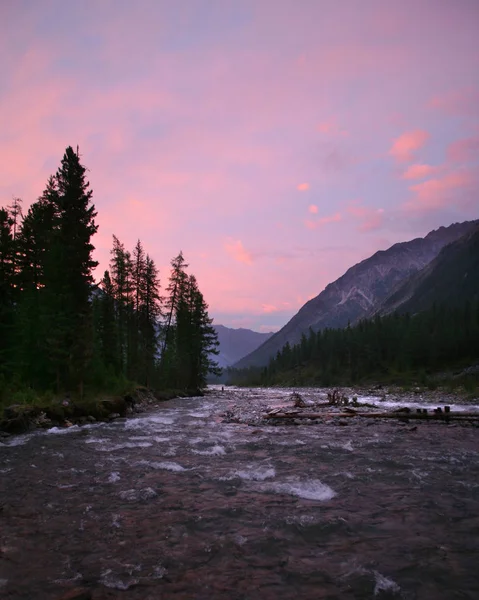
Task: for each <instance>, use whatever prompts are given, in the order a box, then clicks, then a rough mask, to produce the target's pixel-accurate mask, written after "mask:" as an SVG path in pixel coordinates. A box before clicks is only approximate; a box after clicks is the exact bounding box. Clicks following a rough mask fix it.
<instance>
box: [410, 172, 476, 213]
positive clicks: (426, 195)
mask: <svg viewBox="0 0 479 600" xmlns="http://www.w3.org/2000/svg"><path fill="white" fill-rule="evenodd" d="M477 179H478V178H477V174H475V173H474V172H473V171H471V170H468V169H461V170H457V171H452V172H450V173H447V174H445V175H443V176H442V177H437V178H435V179H429V180H427V181H423V182H422V183H418V184H416V185H413V186H411V187H410V188H409V189H410V190H411V192H413V193H414V195H415V197H414V198H413V199H411V200H409V201H408V202H406V203H405V204H404V208H405V209H406V210H407V211H409V212H421V211H425V212H427V211H430V210H431V211H434V210H436V209H438V208H442V207H444V206H446V205H447V204H449V203H450V202H455V203H460V202H461V201H462V200H461V194H462V193H464V192H466V193H467V192H473V193H474V191H475V187H476V186H477Z"/></svg>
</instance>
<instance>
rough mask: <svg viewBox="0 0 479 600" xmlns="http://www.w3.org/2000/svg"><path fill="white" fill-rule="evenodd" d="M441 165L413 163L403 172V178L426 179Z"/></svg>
mask: <svg viewBox="0 0 479 600" xmlns="http://www.w3.org/2000/svg"><path fill="white" fill-rule="evenodd" d="M438 169H439V167H433V166H431V165H411V166H409V167H408V168H407V169H406V170H405V171H404V173H403V175H402V177H403V179H424V178H425V177H429V176H430V175H433V174H434V173H436V172H437V171H438Z"/></svg>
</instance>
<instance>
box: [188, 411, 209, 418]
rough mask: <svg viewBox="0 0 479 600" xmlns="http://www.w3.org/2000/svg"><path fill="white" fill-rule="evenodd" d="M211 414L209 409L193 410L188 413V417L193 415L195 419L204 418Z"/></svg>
mask: <svg viewBox="0 0 479 600" xmlns="http://www.w3.org/2000/svg"><path fill="white" fill-rule="evenodd" d="M210 415H211V413H210V411H209V410H195V411H191V412H189V413H188V416H189V417H194V418H196V419H206V418H208V417H209V416H210Z"/></svg>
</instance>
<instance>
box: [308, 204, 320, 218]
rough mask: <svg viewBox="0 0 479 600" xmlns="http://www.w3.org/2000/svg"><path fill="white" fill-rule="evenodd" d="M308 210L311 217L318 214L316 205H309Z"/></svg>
mask: <svg viewBox="0 0 479 600" xmlns="http://www.w3.org/2000/svg"><path fill="white" fill-rule="evenodd" d="M308 210H309V212H310V213H311V214H312V215H316V214H318V207H317V206H316V204H310V205H309V208H308Z"/></svg>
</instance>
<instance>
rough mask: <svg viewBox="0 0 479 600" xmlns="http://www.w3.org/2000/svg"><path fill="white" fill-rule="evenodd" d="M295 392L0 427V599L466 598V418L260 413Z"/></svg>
mask: <svg viewBox="0 0 479 600" xmlns="http://www.w3.org/2000/svg"><path fill="white" fill-rule="evenodd" d="M291 392H292V390H237V389H228V388H227V389H225V391H223V392H222V391H221V389H220V388H219V389H216V390H215V391H213V392H212V393H210V394H209V395H207V396H205V397H203V398H189V399H177V400H170V401H168V402H164V403H162V404H161V405H160V406H158V407H152V408H150V409H148V410H147V411H146V412H144V413H141V414H139V415H137V416H134V417H132V418H129V419H116V420H114V421H112V422H111V423H99V424H86V425H84V426H82V427H79V426H73V427H69V428H59V427H56V428H52V429H49V430H45V431H42V430H38V431H34V432H30V433H27V434H25V435H21V436H10V437H4V438H2V440H0V597H2V598H6V599H9V600H23V599H25V600H27V599H28V600H30V599H33V598H35V599H38V600H43V599H44V600H51V599H53V600H57V599H58V600H60V599H64V600H66V599H70V600H71V599H73V598H77V600H80V599H82V598H83V599H84V600H85V599H88V598H90V599H92V600H106V599H117V598H125V599H128V600H130V599H131V600H133V599H135V600H136V599H138V600H139V599H146V600H148V599H151V600H153V599H157V598H169V597H174V598H178V599H185V600H186V599H198V600H200V599H201V600H203V599H205V600H206V599H220V598H221V599H223V598H228V599H230V598H231V599H238V600H240V599H244V600H246V599H272V600H273V599H282V598H284V599H286V598H304V599H310V598H311V599H313V598H314V599H321V598H324V599H326V598H327V599H330V600H332V599H334V598H338V599H346V600H348V599H351V600H353V599H362V598H364V599H366V598H368V599H370V598H378V599H381V598H404V599H410V600H413V599H423V598H424V599H435V600H450V599H453V598H470V599H471V600H472V599H473V598H474V599H475V598H477V597H479V577H478V575H477V564H478V562H479V518H478V516H477V515H478V514H479V429H478V428H477V427H475V426H474V424H469V423H467V422H466V423H462V422H460V423H450V424H446V423H445V422H439V421H431V422H424V423H422V422H421V423H419V424H417V425H416V424H412V423H407V422H402V421H396V420H381V419H359V418H352V419H348V420H343V422H342V423H339V422H338V421H337V420H336V419H335V418H328V419H324V420H322V421H321V420H319V421H314V422H312V424H310V425H306V424H305V423H304V424H303V423H301V424H294V420H293V421H291V422H288V424H283V423H281V422H279V423H278V422H276V424H273V423H275V420H272V421H271V422H270V421H266V420H264V419H263V415H264V413H265V411H266V410H268V409H275V408H278V407H288V406H289V407H291V406H292V404H291V400H290V396H291ZM301 394H302V396H303V397H304V398H305V399H306V400H307V401H313V402H318V403H319V402H320V401H321V400H324V398H325V397H326V391H321V390H319V391H318V390H302V391H301ZM441 399H442V400H444V401H446V402H447V403H448V404H449V405H451V406H452V408H453V410H461V408H462V409H463V410H466V409H467V410H468V411H471V410H472V411H474V410H477V406H475V405H472V406H470V405H469V406H466V407H461V406H459V405H458V403H457V402H456V403H455V402H454V401H455V399H454V398H453V397H449V398H441ZM441 399H439V398H438V397H437V396H435V397H432V398H428V397H426V396H424V397H420V396H418V395H412V396H411V397H407V398H405V397H403V396H397V397H395V396H394V395H387V396H385V397H382V396H381V393H380V392H378V394H377V395H376V396H374V394H366V395H364V394H363V395H360V394H359V395H358V401H359V402H365V403H368V404H370V403H376V404H378V405H379V406H381V407H382V408H388V409H394V407H395V406H396V404H395V402H396V401H397V406H399V405H404V404H405V403H409V405H410V406H411V408H414V407H417V406H429V407H432V406H436V405H438V404H439V400H441ZM298 423H299V422H298Z"/></svg>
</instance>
